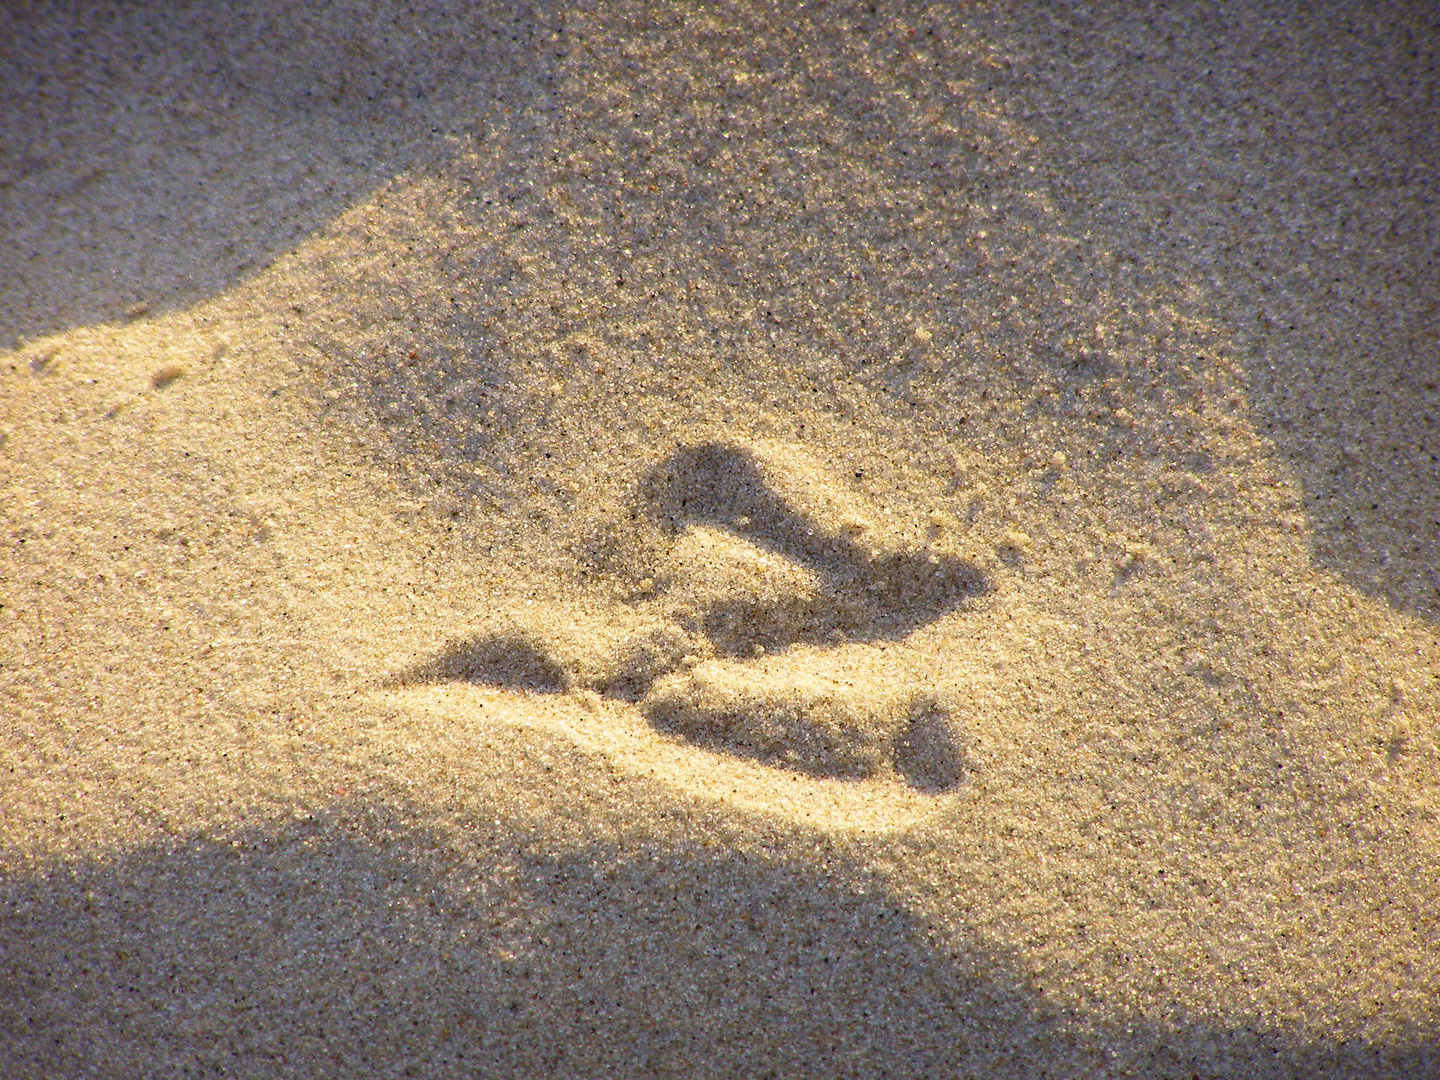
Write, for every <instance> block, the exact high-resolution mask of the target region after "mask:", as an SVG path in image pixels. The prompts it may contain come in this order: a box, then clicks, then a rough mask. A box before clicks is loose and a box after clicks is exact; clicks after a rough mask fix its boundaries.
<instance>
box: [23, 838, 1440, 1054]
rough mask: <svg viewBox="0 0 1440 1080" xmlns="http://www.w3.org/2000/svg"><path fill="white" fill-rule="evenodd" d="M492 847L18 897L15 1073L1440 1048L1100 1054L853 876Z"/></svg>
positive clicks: (352, 850) (680, 849)
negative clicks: (498, 853)
mask: <svg viewBox="0 0 1440 1080" xmlns="http://www.w3.org/2000/svg"><path fill="white" fill-rule="evenodd" d="M488 825H489V822H484V823H482V824H481V825H479V826H477V829H476V834H477V835H476V836H475V838H474V844H475V846H474V847H473V848H472V849H470V850H469V851H468V852H461V851H457V850H455V849H454V848H453V847H447V846H446V843H447V842H446V841H445V840H443V839H442V838H440V837H438V836H436V835H434V834H431V833H429V832H427V831H426V830H425V829H424V828H420V827H407V826H400V827H398V828H397V827H396V826H395V824H394V823H393V822H388V823H387V822H382V821H380V820H377V819H376V818H375V817H373V816H371V815H369V814H367V813H366V812H364V811H356V812H352V811H346V810H336V811H335V812H333V814H331V815H329V816H319V817H314V818H311V819H308V820H306V821H304V822H301V823H298V824H295V825H292V826H290V827H287V828H283V829H279V830H277V831H260V830H252V831H242V832H239V833H235V834H232V835H229V836H223V837H219V838H217V839H214V840H195V841H192V842H189V843H182V844H179V845H177V846H174V847H164V848H160V847H156V848H150V849H144V850H140V851H136V852H133V853H130V854H127V855H124V856H121V857H120V858H118V859H117V860H115V861H114V862H106V863H96V862H83V863H79V864H72V865H66V866H62V867H58V868H55V869H53V870H51V871H50V872H48V873H46V874H42V875H36V876H18V877H14V878H12V879H10V880H8V881H6V882H4V884H3V885H0V954H3V956H4V958H5V959H4V964H3V965H0V1003H3V1004H0V1073H3V1075H5V1076H7V1077H16V1078H31V1077H35V1078H39V1077H64V1076H81V1075H84V1076H97V1077H117V1078H118V1077H130V1076H139V1075H144V1076H150V1077H166V1076H180V1075H198V1074H206V1075H208V1074H210V1073H215V1074H217V1075H230V1076H291V1077H310V1076H314V1077H319V1076H360V1075H365V1076H401V1075H404V1076H448V1077H453V1076H462V1075H475V1076H490V1077H493V1076H541V1075H554V1076H597V1075H617V1076H651V1075H658V1076H757V1077H758V1076H826V1077H834V1076H890V1077H909V1076H914V1077H920V1076H969V1075H979V1076H987V1077H993V1076H1009V1075H1017V1076H1018V1075H1023V1076H1029V1077H1042V1076H1043V1077H1063V1076H1075V1077H1079V1076H1106V1075H1111V1074H1112V1073H1116V1074H1118V1073H1119V1072H1120V1071H1122V1067H1123V1068H1128V1069H1130V1070H1133V1072H1134V1074H1135V1075H1144V1076H1150V1077H1161V1076H1176V1077H1179V1076H1183V1077H1187V1078H1188V1077H1192V1076H1201V1077H1218V1076H1238V1075H1245V1076H1260V1077H1285V1076H1302V1075H1303V1076H1347V1077H1349V1076H1383V1077H1395V1078H1400V1077H1417V1076H1422V1075H1436V1069H1437V1066H1440V1054H1437V1052H1436V1050H1435V1048H1433V1047H1408V1048H1406V1047H1402V1048H1383V1047H1366V1046H1352V1045H1332V1044H1321V1045H1298V1044H1295V1043H1293V1042H1291V1041H1289V1040H1287V1039H1286V1037H1285V1035H1284V1034H1283V1033H1274V1032H1255V1031H1250V1030H1244V1031H1226V1030H1207V1029H1203V1028H1191V1029H1185V1030H1180V1031H1174V1030H1171V1031H1166V1030H1159V1029H1130V1030H1129V1031H1128V1033H1127V1034H1123V1035H1121V1036H1119V1037H1118V1038H1117V1037H1116V1036H1115V1035H1114V1034H1110V1035H1107V1037H1106V1038H1105V1039H1103V1040H1102V1039H1100V1038H1099V1037H1097V1036H1096V1035H1095V1034H1094V1032H1093V1031H1092V1030H1090V1029H1088V1028H1087V1027H1086V1025H1085V1024H1084V1023H1083V1022H1081V1021H1080V1020H1078V1019H1076V1018H1075V1017H1070V1016H1066V1015H1064V1014H1062V1013H1060V1012H1059V1011H1058V1010H1056V1009H1055V1008H1053V1007H1052V1006H1051V1005H1049V1004H1048V1003H1047V1001H1046V1000H1045V998H1044V997H1043V995H1042V994H1041V993H1040V992H1039V991H1038V990H1036V989H1033V988H1029V987H1027V985H1026V984H1025V981H1024V979H1023V978H1022V977H1021V976H1020V975H1019V974H1017V972H1016V971H1015V969H1014V968H1013V966H1011V965H1010V964H1008V963H1007V962H1006V961H1005V960H1004V959H1003V958H1001V957H997V956H996V955H994V954H993V953H990V952H987V951H986V950H985V949H984V948H982V947H979V946H976V947H973V948H967V949H964V950H963V951H955V949H954V946H953V944H952V945H942V944H940V942H941V940H942V939H941V938H940V937H939V936H938V935H936V934H934V933H933V932H932V931H931V930H930V928H928V927H927V926H925V925H923V923H922V922H921V921H920V920H919V919H918V918H917V917H916V916H915V915H914V914H913V913H911V912H910V911H909V910H907V908H906V906H905V905H904V904H903V903H902V902H901V900H900V899H899V898H897V897H896V896H894V895H892V894H890V893H888V892H887V891H886V890H885V888H884V887H883V885H882V883H880V882H879V881H878V880H875V879H873V878H870V877H868V876H867V875H866V873H865V872H864V871H863V870H861V869H859V868H857V867H855V866H852V865H848V864H847V862H846V860H845V859H843V858H838V857H837V858H832V859H829V860H828V861H826V862H825V863H824V869H823V870H822V869H820V865H821V864H820V863H819V862H817V863H816V864H815V865H814V866H807V865H801V864H797V863H795V862H790V861H785V860H783V859H780V858H771V859H766V858H760V859H757V858H756V857H755V856H754V855H751V856H749V857H745V856H742V855H740V854H735V853H727V852H724V851H713V850H712V851H706V850H704V849H702V848H700V847H698V846H696V845H689V844H684V845H654V846H651V847H648V848H647V847H644V846H643V845H638V844H631V845H628V846H629V848H630V850H627V851H621V850H618V849H616V848H612V847H609V846H592V847H588V848H580V849H574V850H569V851H565V852H563V853H560V854H555V853H547V852H545V851H542V850H540V849H539V845H537V844H536V843H535V842H534V841H533V840H531V841H529V842H526V841H524V840H517V839H516V838H515V837H505V838H502V837H499V836H493V835H492V836H485V835H483V833H484V832H485V831H486V827H488ZM498 828H499V827H498V825H497V831H498ZM498 850H508V851H510V852H512V855H511V856H508V857H506V858H504V859H499V858H497V857H496V856H495V855H494V852H496V851H498ZM407 853H409V854H407ZM1207 1048H1208V1049H1207Z"/></svg>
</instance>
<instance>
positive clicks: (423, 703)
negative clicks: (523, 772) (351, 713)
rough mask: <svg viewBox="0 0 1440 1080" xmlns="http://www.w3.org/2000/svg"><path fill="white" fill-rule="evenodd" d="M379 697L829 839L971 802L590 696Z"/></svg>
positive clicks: (452, 687)
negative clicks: (507, 733)
mask: <svg viewBox="0 0 1440 1080" xmlns="http://www.w3.org/2000/svg"><path fill="white" fill-rule="evenodd" d="M378 693H379V694H381V695H383V697H384V698H385V699H386V700H387V702H388V703H390V704H392V705H396V706H399V707H400V708H402V709H404V710H405V711H410V712H418V713H420V714H422V715H425V716H429V717H431V718H433V719H436V720H441V721H443V722H445V723H446V724H448V725H454V726H461V727H465V728H472V729H474V730H475V732H476V735H477V738H478V737H479V736H480V733H481V732H482V731H483V730H484V729H485V727H487V726H489V725H493V724H505V725H509V726H512V727H518V728H522V729H528V730H533V731H540V732H544V733H547V734H550V735H553V736H558V737H560V738H563V739H565V740H566V741H568V742H570V743H571V744H572V745H574V746H576V747H577V748H578V749H580V750H581V751H582V752H586V753H589V754H592V755H595V756H597V757H600V758H602V759H604V760H605V761H608V762H609V763H610V764H611V765H612V766H613V767H614V768H617V769H619V770H622V771H624V772H626V773H629V774H631V775H634V776H637V777H640V778H644V779H648V780H652V781H655V782H657V783H660V784H663V785H664V786H665V787H667V788H669V789H671V790H673V791H675V792H676V793H677V794H680V795H684V796H691V797H695V798H699V799H703V800H705V801H706V802H711V803H715V804H719V805H722V806H725V807H727V808H730V809H734V810H737V811H740V812H743V813H750V814H760V815H763V816H765V817H769V818H778V819H780V820H782V821H785V822H788V823H791V824H800V825H805V826H808V827H812V828H816V829H819V830H822V831H826V832H844V833H849V834H866V835H881V834H893V833H896V832H904V831H908V830H911V829H913V828H915V827H917V826H919V825H921V824H922V823H924V822H926V821H929V820H931V819H933V818H935V817H936V816H938V815H940V814H943V813H944V812H945V811H947V810H948V809H949V808H951V807H953V806H954V805H955V804H956V803H958V802H962V801H965V800H968V799H970V798H973V797H974V794H975V791H974V785H973V784H972V783H968V782H967V783H962V784H960V785H959V786H957V787H955V788H954V789H953V790H950V791H946V792H944V793H943V794H939V795H936V794H927V793H925V792H923V791H920V790H917V789H916V788H914V787H912V786H910V785H909V784H906V783H903V782H901V781H900V780H898V779H891V778H888V777H885V778H872V779H869V780H865V781H863V782H857V781H855V780H848V779H830V778H823V777H816V776H812V775H808V774H805V773H801V772H796V771H792V770H789V769H777V768H775V767H774V766H772V765H767V764H765V763H763V762H761V761H757V760H753V759H749V758H745V757H740V756H737V755H735V754H733V753H730V752H728V751H725V750H714V749H709V748H707V747H704V746H701V745H698V744H695V743H692V742H689V741H687V740H684V739H678V738H674V737H671V736H667V735H666V734H664V733H663V732H660V731H657V730H656V729H655V728H654V727H653V726H652V725H651V724H650V723H649V722H648V721H646V720H645V718H644V717H643V716H641V714H640V712H639V710H638V709H636V708H635V707H634V706H633V705H630V704H627V703H624V702H620V701H613V700H607V699H602V698H600V697H599V696H598V695H595V694H593V693H585V692H582V693H579V694H551V695H536V694H527V693H525V692H523V691H514V690H505V689H500V688H497V687H493V686H487V685H483V684H474V683H448V684H441V685H425V686H406V687H391V688H389V689H383V690H380V691H378ZM482 706H484V707H483V708H482ZM973 771H978V769H976V770H973Z"/></svg>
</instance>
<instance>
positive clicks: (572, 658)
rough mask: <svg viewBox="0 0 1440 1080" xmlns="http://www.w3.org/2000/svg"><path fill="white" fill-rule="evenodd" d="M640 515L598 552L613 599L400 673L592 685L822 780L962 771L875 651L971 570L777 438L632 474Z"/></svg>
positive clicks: (965, 595)
mask: <svg viewBox="0 0 1440 1080" xmlns="http://www.w3.org/2000/svg"><path fill="white" fill-rule="evenodd" d="M635 509H636V515H635V521H636V522H637V524H636V525H635V527H634V529H633V530H630V531H629V533H628V535H626V536H622V537H620V538H619V540H618V541H617V540H616V539H615V538H613V537H612V538H610V541H609V542H608V543H599V544H597V545H596V550H597V551H598V552H601V555H600V556H599V560H600V562H601V564H602V569H605V570H606V571H607V572H609V573H611V574H614V575H616V576H617V577H620V578H622V579H623V580H625V581H627V582H629V583H631V589H630V599H629V601H628V602H627V603H626V604H624V605H623V606H621V607H620V608H619V609H618V610H610V611H606V612H604V614H603V615H592V614H586V613H584V612H581V611H578V610H572V609H569V608H567V609H566V610H564V611H556V612H551V613H548V615H547V614H542V615H539V616H536V615H533V614H530V613H528V612H527V614H526V616H525V618H524V620H523V621H521V620H520V619H518V618H517V619H515V620H513V621H512V622H511V623H510V624H509V625H507V626H505V627H504V628H503V629H499V630H497V631H494V632H492V633H488V634H485V635H482V636H480V637H476V638H472V639H470V640H468V641H464V642H460V643H456V644H452V645H451V646H450V647H449V648H447V649H446V650H445V651H444V652H442V653H441V654H440V655H438V656H436V657H434V658H433V659H431V660H429V661H428V662H426V663H424V664H421V665H419V666H418V667H415V668H412V669H411V670H410V671H408V672H406V673H405V674H404V675H403V676H402V681H403V682H406V683H412V684H413V683H426V682H441V681H452V680H465V681H470V682H483V683H489V684H493V685H498V686H504V687H510V688H515V689H527V690H532V691H549V692H568V691H594V692H597V693H599V694H601V695H604V696H607V697H612V698H617V699H621V700H624V701H630V702H634V703H636V704H637V705H638V707H639V709H640V711H641V713H642V714H643V715H644V716H645V718H646V719H647V720H648V721H649V722H650V723H651V724H652V725H653V726H654V727H656V728H658V729H660V730H663V731H667V732H670V733H673V734H677V735H680V736H683V737H684V738H686V739H688V740H691V741H692V742H695V743H699V744H701V745H704V746H707V747H709V748H711V749H719V750H724V751H727V752H730V753H733V754H736V755H739V756H742V757H746V758H751V759H757V760H759V761H762V762H765V763H767V764H771V765H776V766H781V767H784V768H789V769H794V770H799V771H801V772H804V773H808V774H811V775H813V776H817V777H827V778H837V779H838V778H846V779H865V778H870V777H877V776H882V775H886V774H894V775H898V776H899V777H900V778H902V779H903V780H905V781H906V782H907V783H909V784H910V785H911V786H912V787H914V788H916V789H919V790H921V791H927V792H940V791H945V790H949V789H951V788H953V787H955V786H956V785H957V784H958V783H959V782H960V780H961V776H962V771H963V770H962V762H961V753H960V750H959V745H958V741H957V738H956V735H955V732H954V728H953V722H952V718H951V716H950V714H949V709H948V708H947V707H946V706H945V704H944V702H943V700H942V699H941V698H940V697H938V696H937V695H935V694H934V693H933V692H930V691H928V690H927V689H925V688H923V687H920V686H918V685H916V682H917V680H914V679H910V678H907V677H906V676H905V675H904V674H903V673H899V674H897V669H896V665H895V663H894V662H893V660H891V659H888V658H887V657H886V654H884V653H883V652H882V651H881V650H879V649H876V648H873V646H874V645H876V644H881V643H884V642H887V641H898V640H901V639H903V638H905V637H906V636H908V635H909V634H910V633H912V632H913V631H914V630H916V629H917V628H919V627H921V626H923V625H925V624H926V623H929V622H933V621H934V620H936V619H938V618H940V617H941V616H943V615H944V614H946V613H947V612H950V611H952V610H954V609H956V608H958V607H960V606H961V605H963V604H965V603H966V602H967V601H968V600H970V599H971V598H973V597H976V596H978V595H980V594H981V593H983V592H985V591H986V589H987V588H988V585H987V582H986V581H985V578H984V577H983V575H982V574H981V573H980V572H979V571H978V570H977V569H976V568H975V567H973V566H972V565H970V564H968V563H965V562H963V561H961V560H960V559H958V558H956V557H955V556H953V555H949V554H945V553H942V552H939V551H936V550H934V549H933V548H932V547H930V546H926V545H917V544H915V543H914V542H913V541H910V540H909V539H908V538H907V537H906V536H905V535H904V534H903V533H902V532H901V531H900V530H898V529H896V528H895V527H894V526H892V525H890V524H888V523H887V521H886V519H885V517H884V516H883V515H881V514H879V513H877V512H876V511H875V510H873V509H872V508H871V507H869V506H867V505H865V503H864V502H863V500H862V499H861V498H860V497H859V496H858V495H856V494H854V493H852V492H850V491H848V490H846V488H845V486H844V485H843V484H842V483H840V482H839V481H837V480H836V478H835V477H834V476H833V475H832V474H830V473H828V472H827V471H826V470H825V469H824V468H823V467H821V466H820V465H819V464H818V463H817V462H816V461H815V460H814V459H813V458H811V457H810V455H809V454H808V453H807V452H806V451H805V450H804V449H802V448H800V447H797V446H794V445H791V444H785V443H778V442H769V441H761V442H751V443H738V442H704V443H699V444H697V445H690V446H682V447H680V448H679V449H678V450H676V452H675V453H674V454H673V455H671V457H670V458H669V459H667V460H666V461H665V462H664V463H663V464H661V465H660V466H658V467H657V468H655V469H654V470H653V471H652V472H651V473H650V474H649V475H647V476H645V477H644V478H643V479H642V481H641V482H640V485H639V490H638V493H637V499H636V507H635ZM866 643H869V645H870V646H872V647H868V648H867V647H866Z"/></svg>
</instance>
